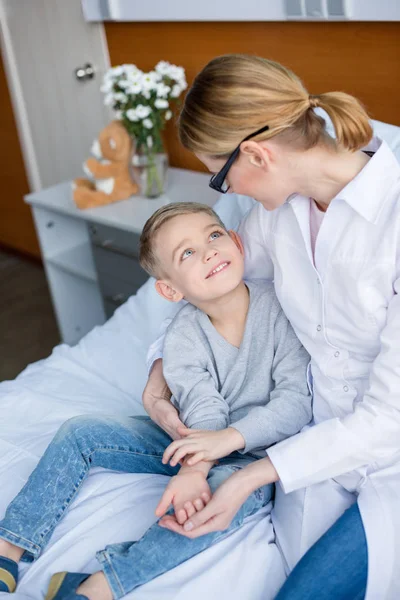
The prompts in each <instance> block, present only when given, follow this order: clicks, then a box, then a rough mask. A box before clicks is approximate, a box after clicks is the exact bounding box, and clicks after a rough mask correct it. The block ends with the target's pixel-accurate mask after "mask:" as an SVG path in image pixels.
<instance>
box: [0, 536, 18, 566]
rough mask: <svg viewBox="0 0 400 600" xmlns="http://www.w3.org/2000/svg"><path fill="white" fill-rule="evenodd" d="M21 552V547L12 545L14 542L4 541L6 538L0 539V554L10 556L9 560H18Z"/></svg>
mask: <svg viewBox="0 0 400 600" xmlns="http://www.w3.org/2000/svg"><path fill="white" fill-rule="evenodd" d="M23 553H24V549H23V548H19V547H18V546H14V544H11V543H10V542H6V540H0V556H5V558H11V560H15V562H19V561H20V558H21V556H22V555H23Z"/></svg>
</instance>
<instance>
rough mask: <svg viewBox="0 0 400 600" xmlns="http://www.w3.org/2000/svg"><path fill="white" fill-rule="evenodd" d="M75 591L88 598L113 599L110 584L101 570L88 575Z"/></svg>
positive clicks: (92, 599) (90, 599) (91, 599)
mask: <svg viewBox="0 0 400 600" xmlns="http://www.w3.org/2000/svg"><path fill="white" fill-rule="evenodd" d="M76 593H77V594H82V596H86V598H88V599H89V600H113V595H112V593H111V590H110V586H109V585H108V583H107V579H106V578H105V575H104V573H103V572H102V571H98V572H97V573H94V575H91V576H90V577H88V578H87V579H86V580H85V581H84V582H83V583H81V585H80V586H79V587H78V589H77V590H76Z"/></svg>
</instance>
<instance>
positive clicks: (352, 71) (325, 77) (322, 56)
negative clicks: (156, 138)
mask: <svg viewBox="0 0 400 600" xmlns="http://www.w3.org/2000/svg"><path fill="white" fill-rule="evenodd" d="M106 35H107V40H108V46H109V51H110V57H111V63H112V65H117V64H121V63H134V64H136V65H137V66H138V67H139V68H141V69H144V70H150V69H151V68H153V67H154V65H155V64H156V63H157V62H158V61H159V60H168V61H170V62H172V63H175V64H178V65H182V66H183V67H185V69H186V73H187V78H188V82H189V84H190V82H191V81H192V79H193V77H194V75H195V74H196V73H197V72H198V71H199V70H200V69H201V67H202V66H203V65H205V64H206V63H207V62H208V61H209V60H210V59H211V58H213V57H214V56H217V55H219V54H225V53H230V52H244V53H249V54H257V55H259V56H265V57H267V58H271V59H274V60H277V61H279V62H281V63H282V64H284V65H286V66H288V67H290V68H291V69H293V70H294V71H295V72H296V73H297V74H298V75H299V76H300V77H301V78H302V79H303V81H304V83H305V84H306V86H307V88H308V89H309V91H310V93H314V94H317V93H322V92H327V91H334V90H341V91H346V92H348V93H350V94H354V95H355V96H357V97H358V98H360V100H362V102H364V104H365V105H366V107H367V109H368V111H369V114H370V115H371V117H372V118H375V119H378V120H381V121H386V122H388V123H394V124H396V125H400V109H399V106H400V77H399V76H400V23H286V22H285V23H276V22H275V23H107V24H106ZM166 139H167V146H168V151H169V154H170V160H171V164H172V165H173V166H180V167H185V168H192V169H198V170H201V169H202V166H201V165H200V164H199V161H197V159H196V158H195V157H193V156H190V155H189V153H188V152H186V151H185V150H183V149H182V148H181V147H180V145H179V141H178V139H177V136H176V129H175V127H174V126H173V124H172V123H171V124H169V126H168V129H167V132H166Z"/></svg>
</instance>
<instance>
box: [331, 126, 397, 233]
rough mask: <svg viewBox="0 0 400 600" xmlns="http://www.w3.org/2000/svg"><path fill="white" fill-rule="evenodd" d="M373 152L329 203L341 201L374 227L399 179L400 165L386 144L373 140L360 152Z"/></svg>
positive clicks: (379, 140) (377, 139)
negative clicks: (356, 173) (361, 167)
mask: <svg viewBox="0 0 400 600" xmlns="http://www.w3.org/2000/svg"><path fill="white" fill-rule="evenodd" d="M363 150H366V151H371V152H375V154H374V155H373V156H372V157H371V159H370V160H369V161H368V163H367V164H366V165H365V167H364V168H363V169H362V171H360V173H359V174H358V175H357V176H356V177H355V178H354V179H352V180H351V181H350V182H349V183H348V184H347V185H346V186H345V187H344V188H343V189H342V190H341V191H340V192H339V194H338V195H337V196H336V197H335V198H334V199H333V201H334V200H335V199H336V198H337V199H340V200H344V201H345V202H347V204H349V205H350V206H351V207H352V208H353V209H354V210H355V211H356V212H358V213H359V214H360V215H361V216H362V217H364V219H366V220H367V221H370V222H371V223H375V222H376V221H377V219H378V217H379V213H380V211H381V210H382V208H383V206H384V204H385V201H386V199H387V197H388V192H389V191H390V189H391V187H392V186H393V183H394V182H395V181H396V180H397V179H399V178H400V165H399V163H398V162H397V160H396V157H395V156H394V154H393V152H392V151H391V149H390V148H389V146H388V145H387V143H386V142H384V141H382V140H381V139H379V138H377V137H375V138H373V139H372V140H371V142H370V143H369V144H368V146H366V147H365V148H363Z"/></svg>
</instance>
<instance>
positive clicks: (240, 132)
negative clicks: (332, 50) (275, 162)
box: [179, 54, 372, 157]
mask: <svg viewBox="0 0 400 600" xmlns="http://www.w3.org/2000/svg"><path fill="white" fill-rule="evenodd" d="M316 107H320V108H322V109H324V110H325V111H326V112H327V114H328V115H329V117H330V118H331V120H332V124H333V126H334V129H335V133H336V144H337V145H338V147H341V148H343V149H346V150H349V151H355V150H358V149H360V148H363V147H364V146H366V145H367V144H368V142H369V141H370V139H371V137H372V127H371V125H370V122H369V120H368V115H367V113H366V112H365V110H364V108H363V107H362V105H361V103H360V102H359V101H358V100H357V99H356V98H354V97H353V96H350V95H349V94H345V93H343V92H329V93H325V94H320V95H310V94H309V93H308V92H307V90H306V89H305V87H304V85H303V83H302V82H301V80H300V79H299V78H298V77H297V76H296V75H295V74H294V73H293V72H292V71H290V70H289V69H286V68H285V67H283V66H282V65H280V64H279V63H276V62H274V61H271V60H267V59H264V58H260V57H257V56H250V55H245V54H228V55H225V56H219V57H217V58H214V59H213V60H212V61H210V62H209V63H208V64H207V65H206V66H205V67H204V68H203V70H202V71H201V72H200V73H199V74H198V75H197V76H196V78H195V80H194V82H193V85H192V87H191V88H190V90H189V92H188V94H187V96H186V99H185V102H184V106H183V109H182V112H181V115H180V118H179V136H180V140H181V143H182V144H183V145H184V146H185V147H186V148H187V149H189V150H190V151H192V152H196V153H198V154H206V155H209V156H213V157H226V156H228V155H229V154H230V153H231V152H232V151H233V150H234V148H235V147H236V146H237V145H238V144H239V143H240V141H241V140H243V139H244V138H245V137H246V136H247V135H249V134H250V133H252V132H254V131H257V129H261V128H262V127H264V126H265V125H268V126H269V129H268V130H267V131H265V132H263V133H262V134H260V135H258V136H257V137H255V138H254V140H255V141H262V140H266V139H269V138H274V139H276V140H277V141H280V142H282V143H284V144H287V145H289V146H290V147H292V148H298V149H300V150H307V149H309V148H312V147H314V146H316V145H317V144H318V143H324V142H328V141H329V140H330V138H329V136H328V134H327V132H326V128H325V121H324V119H323V118H322V117H321V116H319V115H318V114H316V112H315V111H314V108H316ZM330 143H331V140H330Z"/></svg>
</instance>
